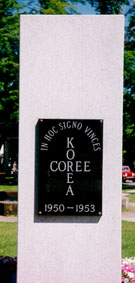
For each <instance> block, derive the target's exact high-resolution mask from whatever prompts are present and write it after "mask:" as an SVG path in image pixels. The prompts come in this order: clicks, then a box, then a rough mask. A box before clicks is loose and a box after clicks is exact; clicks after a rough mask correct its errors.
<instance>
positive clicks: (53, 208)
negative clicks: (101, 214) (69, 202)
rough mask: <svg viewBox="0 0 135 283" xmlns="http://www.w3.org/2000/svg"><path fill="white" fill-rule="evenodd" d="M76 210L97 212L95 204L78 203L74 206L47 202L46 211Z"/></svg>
mask: <svg viewBox="0 0 135 283" xmlns="http://www.w3.org/2000/svg"><path fill="white" fill-rule="evenodd" d="M65 210H66V211H70V210H72V211H75V212H78V213H82V212H83V213H92V212H95V205H94V204H76V205H74V206H65V205H64V204H51V203H49V204H45V212H54V213H57V212H61V213H62V212H64V211H65Z"/></svg>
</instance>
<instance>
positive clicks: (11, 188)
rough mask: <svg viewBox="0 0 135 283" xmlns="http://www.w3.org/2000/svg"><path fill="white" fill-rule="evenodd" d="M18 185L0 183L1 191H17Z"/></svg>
mask: <svg viewBox="0 0 135 283" xmlns="http://www.w3.org/2000/svg"><path fill="white" fill-rule="evenodd" d="M17 191H18V186H17V185H0V192H17Z"/></svg>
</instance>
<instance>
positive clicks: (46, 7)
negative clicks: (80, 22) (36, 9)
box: [39, 0, 87, 15]
mask: <svg viewBox="0 0 135 283" xmlns="http://www.w3.org/2000/svg"><path fill="white" fill-rule="evenodd" d="M86 2H87V1H85V0H70V1H66V0H57V1H56V0H39V3H40V6H41V8H40V12H41V13H42V14H46V15H49V14H57V15H59V14H63V15H64V14H65V15H67V14H77V11H76V6H74V4H75V3H76V4H77V3H82V4H85V3H86Z"/></svg>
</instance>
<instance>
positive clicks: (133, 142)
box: [123, 5, 135, 166]
mask: <svg viewBox="0 0 135 283" xmlns="http://www.w3.org/2000/svg"><path fill="white" fill-rule="evenodd" d="M130 13H131V16H130V18H129V25H128V27H127V28H126V34H125V56H124V106H123V153H124V161H125V163H128V164H129V165H130V166H133V163H134V162H135V114H134V113H135V5H133V7H132V10H131V11H130ZM134 165H135V164H134Z"/></svg>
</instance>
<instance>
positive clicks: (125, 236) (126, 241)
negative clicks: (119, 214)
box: [122, 221, 135, 258]
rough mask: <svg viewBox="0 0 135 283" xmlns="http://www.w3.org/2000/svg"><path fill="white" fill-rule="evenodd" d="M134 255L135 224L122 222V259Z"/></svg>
mask: <svg viewBox="0 0 135 283" xmlns="http://www.w3.org/2000/svg"><path fill="white" fill-rule="evenodd" d="M134 255H135V223H133V222H132V223H131V222H127V221H122V258H125V257H134Z"/></svg>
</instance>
